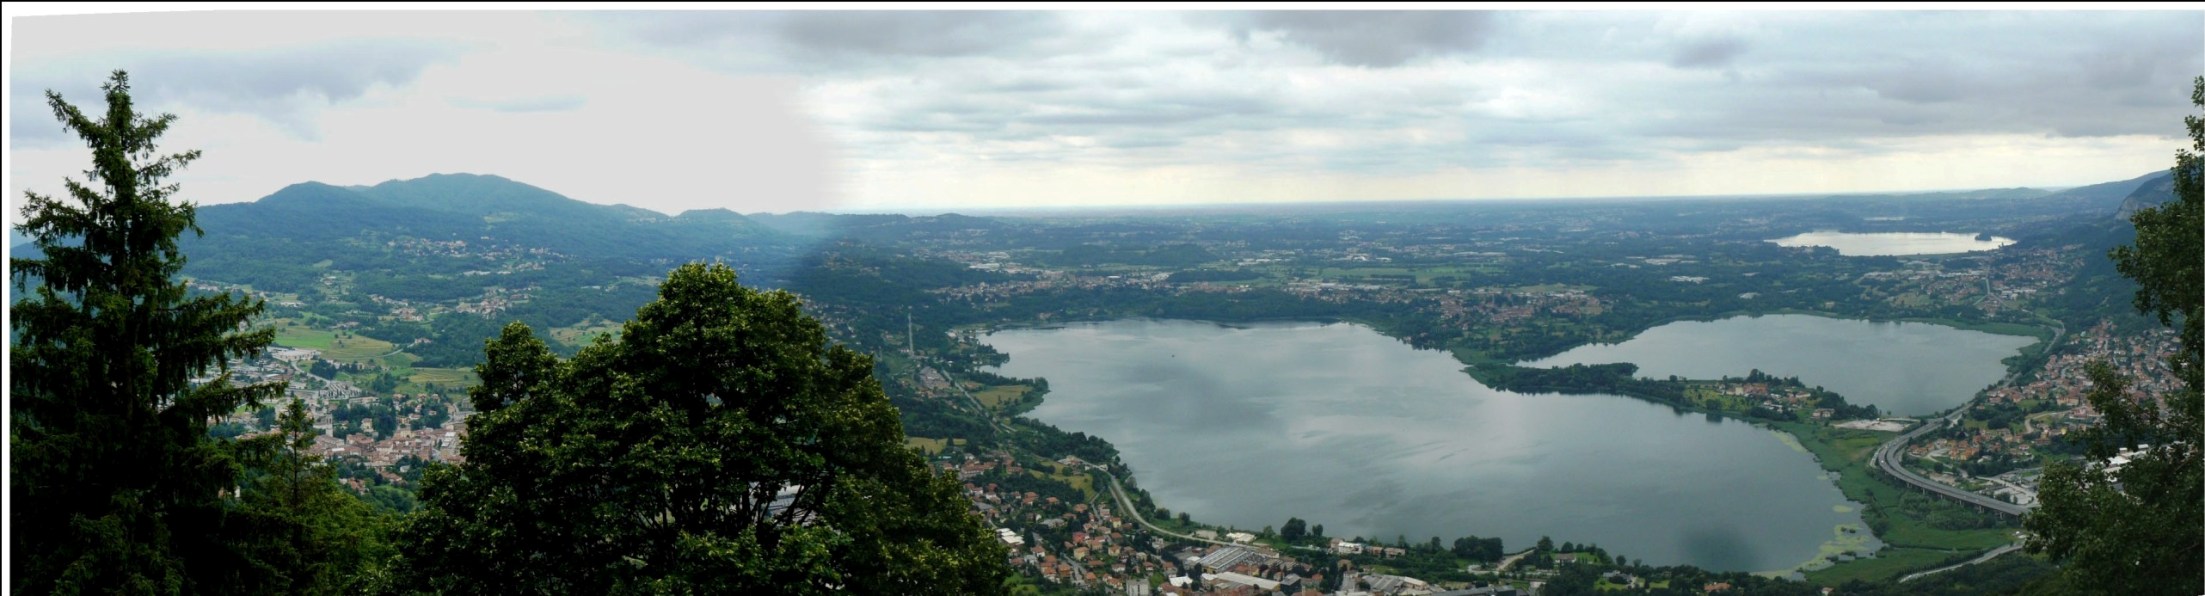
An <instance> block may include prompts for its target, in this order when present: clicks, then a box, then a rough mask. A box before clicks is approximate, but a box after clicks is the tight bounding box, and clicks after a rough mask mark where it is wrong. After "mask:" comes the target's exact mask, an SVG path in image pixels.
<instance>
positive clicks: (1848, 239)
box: [1770, 232, 2014, 257]
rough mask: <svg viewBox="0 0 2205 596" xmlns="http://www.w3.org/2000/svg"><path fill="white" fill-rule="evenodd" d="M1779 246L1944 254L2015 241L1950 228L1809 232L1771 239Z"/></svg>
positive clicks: (1861, 253)
mask: <svg viewBox="0 0 2205 596" xmlns="http://www.w3.org/2000/svg"><path fill="white" fill-rule="evenodd" d="M1770 242H1774V243H1776V244H1777V245H1778V246H1791V247H1799V246H1827V247H1830V248H1835V249H1837V251H1838V254H1841V255H1845V256H1849V257H1880V256H1894V255H1942V254H1953V253H1963V252H1975V251H1979V250H1997V249H1998V248H2000V247H2003V246H2006V245H2008V244H2013V243H2014V241H2013V239H2012V238H2001V237H1998V236H1992V237H1991V238H1990V239H1989V240H1977V239H1976V238H1975V235H1974V234H1955V233H1950V232H1874V233H1852V232H1808V233H1805V234H1800V235H1797V236H1790V237H1785V238H1778V239H1775V240H1770Z"/></svg>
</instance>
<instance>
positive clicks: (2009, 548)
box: [1899, 542, 2021, 584]
mask: <svg viewBox="0 0 2205 596" xmlns="http://www.w3.org/2000/svg"><path fill="white" fill-rule="evenodd" d="M2017 550H2021V543H2019V542H2016V543H2013V544H2008V545H2006V546H2001V547H1998V548H1994V549H1991V551H1990V552H1987V553H1983V556H1980V557H1976V558H1973V559H1969V560H1968V562H1966V563H1961V564H1958V565H1952V566H1949V567H1938V568H1936V569H1931V570H1929V571H1920V572H1915V573H1909V574H1907V575H1906V577H1902V578H1899V583H1902V584H1903V583H1906V582H1910V581H1914V579H1915V578H1918V577H1921V576H1924V575H1929V574H1933V573H1944V572H1947V571H1952V570H1954V569H1959V568H1961V567H1966V566H1969V565H1974V564H1976V563H1981V562H1984V561H1989V560H1991V559H1996V558H1998V556H1999V555H2003V554H2006V553H2010V552H2014V551H2017Z"/></svg>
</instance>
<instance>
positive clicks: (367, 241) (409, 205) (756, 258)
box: [182, 174, 792, 292]
mask: <svg viewBox="0 0 2205 596" xmlns="http://www.w3.org/2000/svg"><path fill="white" fill-rule="evenodd" d="M199 225H200V227H201V228H202V229H204V230H206V232H207V234H206V235H205V236H203V237H197V238H193V237H189V236H187V237H186V238H185V239H184V241H183V243H182V244H183V248H184V251H185V252H186V254H190V255H192V256H193V259H192V261H191V263H190V265H189V266H188V268H187V269H186V273H187V274H189V275H193V276H196V277H203V278H207V279H213V280H218V281H226V282H235V283H245V284H250V285H254V286H256V287H260V288H263V289H269V290H275V291H286V292H295V291H299V290H302V289H304V288H305V287H307V286H308V285H310V284H312V283H313V282H314V281H315V280H316V279H317V278H318V277H319V272H320V271H322V270H324V269H328V268H331V267H335V268H337V269H340V270H354V269H387V270H391V271H394V272H401V273H419V274H430V275H458V274H463V273H465V272H466V271H470V270H480V269H485V268H493V269H494V268H495V267H494V266H492V265H495V264H496V263H497V262H498V261H499V259H500V258H501V256H510V255H513V254H520V253H527V254H533V255H538V256H543V257H547V258H552V259H556V260H560V261H566V262H573V263H589V264H591V265H592V266H593V267H595V268H598V269H602V270H604V271H605V272H608V273H612V274H614V275H647V274H650V273H652V272H655V271H659V270H663V269H664V263H666V262H669V259H675V258H683V259H713V258H719V259H725V260H727V261H730V262H733V263H738V264H747V265H752V266H754V267H767V266H770V265H771V264H774V263H778V262H780V261H783V260H785V258H786V256H787V255H788V254H790V248H789V246H790V245H791V243H792V242H791V240H792V239H791V238H789V237H788V236H787V235H786V234H783V233H780V232H777V231H774V230H772V229H770V228H767V227H765V226H762V225H759V224H758V223H757V222H753V221H750V220H749V218H746V217H743V216H742V215H738V214H736V213H733V212H729V211H725V210H720V211H717V212H690V213H685V214H682V215H681V216H678V217H668V216H665V215H662V214H659V213H657V212H654V211H650V210H647V209H641V208H637V207H630V206H626V205H598V204H593V203H586V202H582V201H577V200H574V199H570V198H567V197H564V196H561V195H559V194H557V193H554V192H551V191H548V190H544V189H541V188H537V187H534V186H530V185H527V184H523V183H520V182H515V181H512V180H507V179H505V178H500V177H497V176H485V175H475V174H438V175H432V176H427V177H423V178H416V179H412V180H393V181H390V182H384V183H382V184H377V185H375V186H367V187H339V186H331V185H328V184H322V183H317V182H305V183H300V184H294V185H291V186H289V187H285V188H284V189H282V190H279V191H276V193H275V194H271V195H268V196H267V197H264V198H262V199H260V200H258V201H254V202H250V203H235V204H222V205H208V206H205V207H201V208H200V209H199ZM426 255H443V256H447V257H466V258H447V259H434V258H427V259H424V258H418V257H421V256H426Z"/></svg>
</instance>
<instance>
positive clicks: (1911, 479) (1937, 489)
mask: <svg viewBox="0 0 2205 596" xmlns="http://www.w3.org/2000/svg"><path fill="white" fill-rule="evenodd" d="M2065 335H2067V326H2066V325H2060V326H2059V327H2058V329H2057V330H2055V331H2053V332H2052V340H2051V341H2049V342H2046V343H2045V344H2044V345H2045V349H2047V350H2049V349H2052V348H2053V347H2056V346H2058V345H2059V343H2060V338H2061V337H2062V336H2065ZM2019 374H2021V371H2018V370H2014V371H2007V373H2006V378H2005V379H2003V380H2000V381H1999V382H1998V384H1999V385H2011V384H2013V382H2014V377H2015V376H2016V375H2019ZM1967 411H1968V408H1967V406H1965V405H1962V406H1961V407H1959V408H1954V409H1953V411H1952V413H1950V414H1946V415H1944V416H1943V417H1941V418H1937V419H1935V420H1931V421H1928V422H1924V423H1922V424H1921V425H1920V426H1916V427H1914V430H1910V431H1907V432H1906V433H1905V434H1901V435H1899V436H1898V438H1894V439H1892V440H1890V441H1887V442H1885V443H1884V444H1883V445H1882V446H1879V447H1877V448H1876V456H1875V462H1876V469H1878V470H1883V472H1884V473H1885V474H1890V475H1891V477H1893V478H1897V479H1899V480H1900V481H1901V482H1905V483H1907V484H1912V485H1914V486H1916V487H1920V488H1921V489H1922V490H1926V491H1929V492H1932V493H1936V494H1938V495H1942V496H1944V497H1947V498H1950V499H1952V500H1955V501H1960V502H1962V503H1967V504H1969V505H1974V506H1977V507H1982V508H1984V509H1989V510H1992V511H1997V512H1999V513H2004V514H2006V515H2012V516H2016V517H2019V516H2020V515H2021V514H2023V513H2027V512H2028V511H2029V510H2030V509H2033V508H2035V504H2034V503H2031V504H2029V505H2016V504H2013V503H2008V502H2005V501H2001V500H1998V499H1994V498H1991V497H1989V496H1985V495H1980V494H1976V493H1974V492H1972V491H1965V490H1960V489H1958V488H1955V487H1952V486H1949V485H1946V484H1944V483H1940V482H1937V481H1934V480H1930V479H1928V478H1924V477H1922V475H1920V474H1916V473H1914V472H1913V471H1912V470H1908V469H1906V466H1903V465H1900V463H1899V462H1900V458H1901V456H1902V455H1903V454H1904V453H1905V452H1906V444H1907V443H1909V442H1912V441H1913V440H1914V439H1915V438H1917V437H1920V436H1922V435H1925V434H1928V433H1929V432H1930V431H1933V430H1937V429H1939V428H1943V427H1946V426H1950V425H1952V424H1953V421H1955V420H1958V419H1959V418H1960V415H1961V414H1964V413H1966V412H1967Z"/></svg>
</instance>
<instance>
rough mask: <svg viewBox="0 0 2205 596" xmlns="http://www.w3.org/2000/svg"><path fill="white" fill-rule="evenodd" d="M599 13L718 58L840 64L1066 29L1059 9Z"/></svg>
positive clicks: (959, 51) (942, 54) (977, 47)
mask: <svg viewBox="0 0 2205 596" xmlns="http://www.w3.org/2000/svg"><path fill="white" fill-rule="evenodd" d="M592 20H595V21H597V22H599V23H603V24H607V25H610V26H612V28H613V30H614V31H616V32H619V33H620V34H623V35H625V36H627V37H629V38H632V39H635V40H639V41H642V42H644V43H647V44H651V45H658V46H665V47H675V48H688V49H695V50H704V51H706V52H707V54H706V55H705V56H702V57H703V58H705V59H707V61H712V62H728V60H726V58H725V57H724V56H715V55H711V54H712V53H717V52H723V51H731V52H744V53H757V52H760V51H765V52H768V53H776V54H781V55H782V57H784V58H787V59H792V60H795V61H797V62H799V63H810V64H820V63H824V64H826V65H830V66H838V67H869V66H877V64H875V63H874V61H877V60H879V59H883V58H906V59H927V58H950V57H960V56H977V55H1005V54H1015V53H1018V52H1020V51H1022V50H1027V49H1030V46H1032V45H1033V44H1035V43H1037V42H1040V41H1042V40H1045V39H1049V38H1052V37H1055V36H1057V35H1058V34H1059V33H1060V32H1062V30H1063V26H1062V25H1063V23H1062V20H1061V18H1060V17H1059V15H1057V14H1055V13H1048V12H1003V11H787V12H647V13H628V12H622V13H604V14H593V15H592ZM735 62H736V63H741V61H735Z"/></svg>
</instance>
